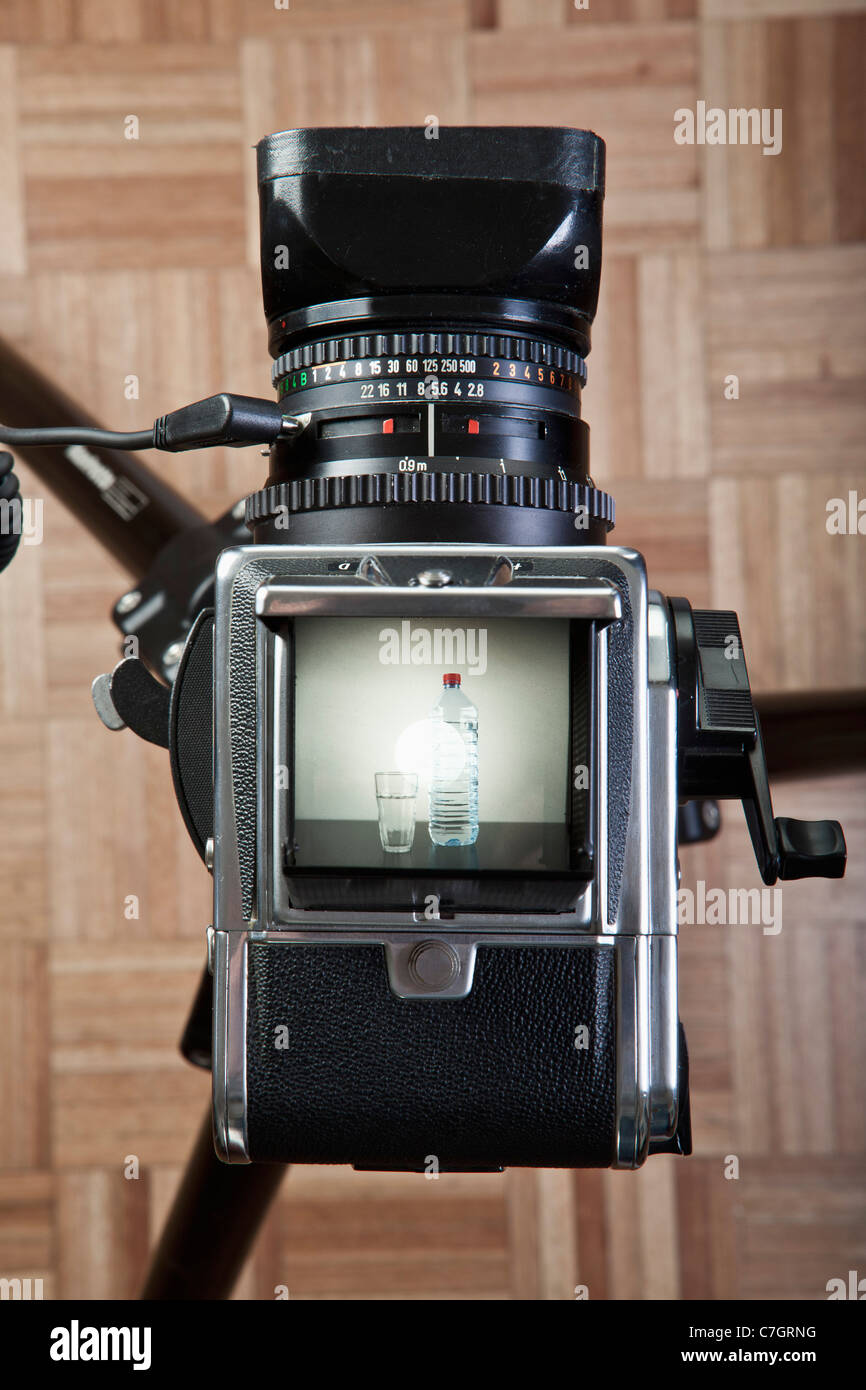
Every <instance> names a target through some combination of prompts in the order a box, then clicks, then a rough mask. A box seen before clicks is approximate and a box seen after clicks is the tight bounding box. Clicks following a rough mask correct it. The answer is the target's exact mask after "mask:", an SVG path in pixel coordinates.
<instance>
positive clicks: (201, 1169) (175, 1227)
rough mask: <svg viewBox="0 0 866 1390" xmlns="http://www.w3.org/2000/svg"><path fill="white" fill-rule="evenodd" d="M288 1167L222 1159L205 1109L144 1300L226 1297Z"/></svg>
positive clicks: (152, 1264)
mask: <svg viewBox="0 0 866 1390" xmlns="http://www.w3.org/2000/svg"><path fill="white" fill-rule="evenodd" d="M287 1169H288V1165H287V1164H283V1163H258V1164H228V1163H220V1161H219V1159H218V1158H217V1156H216V1154H215V1153H214V1147H213V1138H212V1132H211V1117H210V1112H208V1114H207V1115H206V1116H205V1120H204V1124H203V1125H202V1127H201V1129H200V1130H199V1134H198V1138H197V1139H196V1142H195V1147H194V1148H193V1151H192V1155H191V1157H190V1160H189V1163H188V1164H187V1168H186V1172H185V1173H184V1176H183V1181H182V1182H181V1185H180V1188H179V1190H178V1193H177V1196H176V1197H175V1199H174V1205H173V1207H172V1209H171V1212H170V1213H169V1216H168V1219H167V1221H166V1223H165V1226H164V1228H163V1232H162V1236H161V1237H160V1242H159V1245H158V1246H157V1249H156V1253H155V1254H154V1257H153V1261H152V1263H151V1266H150V1271H149V1273H148V1276H147V1279H146V1281H145V1285H144V1288H143V1290H142V1292H141V1297H142V1299H145V1300H175V1301H181V1300H201V1299H219V1298H228V1296H229V1294H230V1293H231V1291H232V1288H233V1286H234V1283H235V1280H236V1279H237V1277H238V1274H239V1273H240V1270H241V1267H242V1265H243V1263H244V1260H245V1259H246V1257H247V1255H248V1254H249V1252H250V1249H251V1247H252V1244H253V1241H254V1240H255V1238H256V1235H257V1234H258V1230H259V1226H260V1225H261V1223H262V1221H263V1220H264V1218H265V1216H266V1215H267V1212H268V1208H269V1206H270V1204H271V1202H272V1201H273V1199H274V1197H275V1196H276V1194H277V1189H278V1188H279V1186H280V1183H281V1182H282V1180H283V1178H284V1177H285V1174H286V1172H287Z"/></svg>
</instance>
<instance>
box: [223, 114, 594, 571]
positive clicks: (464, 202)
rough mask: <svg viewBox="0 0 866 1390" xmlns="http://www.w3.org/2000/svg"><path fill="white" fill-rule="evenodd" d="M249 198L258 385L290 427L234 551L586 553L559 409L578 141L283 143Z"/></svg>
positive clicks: (540, 136)
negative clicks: (261, 363) (260, 368)
mask: <svg viewBox="0 0 866 1390" xmlns="http://www.w3.org/2000/svg"><path fill="white" fill-rule="evenodd" d="M430 146H435V148H434V149H432V150H431V149H430ZM259 188H260V201H261V225H262V247H261V252H262V281H263V290H264V299H265V310H266V314H267V316H268V322H269V331H270V344H271V350H272V352H273V354H274V358H275V360H274V366H273V380H274V386H275V388H276V391H277V394H278V397H279V400H280V402H281V404H283V405H284V406H285V408H286V411H287V413H291V414H293V415H305V416H308V417H309V425H308V427H307V429H306V430H305V431H304V432H303V433H302V434H301V435H299V436H297V437H296V438H295V439H293V440H291V441H288V440H287V441H280V442H279V443H278V444H276V445H275V446H274V447H273V449H272V452H271V470H270V475H269V477H268V480H267V485H266V487H265V488H264V489H263V490H262V491H261V492H259V493H257V494H256V495H255V496H254V497H253V498H251V499H250V501H249V503H248V511H247V516H248V522H249V524H250V526H251V529H252V530H253V535H254V537H255V539H256V540H267V541H289V542H291V541H295V542H314V543H315V542H327V541H340V540H353V541H358V540H363V541H367V540H369V541H376V540H379V541H387V540H397V541H429V540H437V541H443V540H452V541H479V542H491V541H492V542H499V541H501V542H512V543H523V544H533V543H540V544H581V543H583V544H585V543H590V542H601V541H603V539H604V536H605V534H606V532H607V530H608V529H609V528H610V527H611V526H612V524H613V503H612V500H611V499H610V498H609V497H608V496H607V495H606V494H605V493H603V492H601V491H600V490H598V489H596V488H594V487H593V485H592V482H591V480H590V477H589V466H588V430H587V428H586V425H585V424H584V422H583V421H582V419H581V413H580V399H581V390H582V387H583V385H584V383H585V380H586V362H585V359H586V354H587V352H588V351H589V343H590V325H591V322H592V318H593V315H594V313H595V307H596V301H597V295H598V277H599V273H600V261H601V201H602V197H603V145H602V142H601V141H600V140H599V139H598V137H597V136H595V135H593V134H592V133H591V132H586V131H568V130H549V129H545V128H540V129H533V130H520V129H512V128H500V129H496V128H490V129H453V130H447V131H444V130H443V131H440V132H439V138H438V139H437V140H436V141H432V140H431V141H425V139H424V135H423V132H419V131H418V130H415V129H402V128H401V129H396V130H329V131H287V132H282V133H281V134H279V135H276V136H271V137H269V138H268V139H267V140H264V141H262V142H261V144H260V145H259ZM313 301H314V302H313Z"/></svg>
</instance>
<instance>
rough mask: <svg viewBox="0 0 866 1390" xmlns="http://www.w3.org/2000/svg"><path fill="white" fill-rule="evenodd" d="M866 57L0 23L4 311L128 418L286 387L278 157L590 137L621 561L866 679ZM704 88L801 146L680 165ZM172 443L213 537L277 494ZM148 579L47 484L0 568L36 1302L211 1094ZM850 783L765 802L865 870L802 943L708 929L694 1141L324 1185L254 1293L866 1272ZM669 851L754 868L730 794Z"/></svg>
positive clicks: (758, 25) (796, 1291)
mask: <svg viewBox="0 0 866 1390" xmlns="http://www.w3.org/2000/svg"><path fill="white" fill-rule="evenodd" d="M864 56H866V13H864V4H863V3H862V2H861V0H827V3H822V2H821V0H591V2H590V5H589V8H588V9H585V10H579V9H577V8H576V7H575V6H574V5H573V4H570V3H568V0H439V3H435V4H434V3H433V0H412V2H411V3H410V2H409V0H366V3H363V2H362V0H358V3H353V2H352V0H291V5H290V7H289V8H287V9H285V10H277V9H275V7H274V6H273V5H272V4H269V3H265V0H261V2H260V3H249V2H248V3H242V0H187V3H185V4H183V5H174V4H170V3H167V0H126V3H125V4H123V5H117V4H114V3H112V2H111V0H53V2H52V0H5V3H4V5H3V7H2V10H0V195H2V206H0V332H2V334H3V335H4V336H6V337H8V338H10V339H11V340H12V341H14V342H15V343H16V344H17V346H18V347H19V348H20V349H22V350H23V351H24V352H26V353H28V354H30V355H31V356H32V357H33V358H34V359H36V360H38V361H39V362H40V363H41V364H42V365H43V366H44V367H46V368H47V369H48V370H50V372H52V373H53V374H56V376H57V377H58V378H59V379H60V380H61V381H62V383H63V385H64V387H65V389H66V390H67V391H69V392H71V393H72V394H73V395H74V396H77V397H78V398H80V399H81V400H82V401H83V402H84V403H85V404H86V405H87V406H88V407H89V408H90V409H91V410H92V411H93V412H95V413H96V414H97V415H98V416H99V417H101V418H102V419H104V421H105V423H106V424H109V425H112V426H114V427H115V428H119V429H125V428H140V427H141V424H142V422H143V421H144V422H148V421H150V420H151V419H152V418H153V417H154V416H155V415H157V414H159V413H162V412H163V411H164V410H166V409H169V408H171V407H172V406H173V405H175V404H180V403H182V402H184V401H186V400H189V399H195V398H196V397H198V396H203V395H206V394H209V393H210V392H212V391H216V390H221V389H225V388H227V387H230V388H231V389H233V390H237V391H241V392H248V393H250V394H261V393H264V394H266V393H267V389H268V380H269V375H268V367H269V364H268V360H267V353H266V345H265V334H264V325H263V319H262V314H261V309H260V302H259V291H258V284H257V278H258V276H257V268H256V255H255V213H256V209H255V170H254V157H253V153H252V150H251V146H252V145H253V143H254V142H255V140H256V139H258V138H259V137H260V136H261V135H263V134H266V133H267V132H269V131H271V130H275V129H279V128H281V127H284V126H291V125H304V124H319V125H329V124H354V123H369V124H378V123H401V124H402V123H406V124H418V125H419V126H423V124H424V121H425V118H426V117H427V116H429V115H436V116H437V117H438V119H439V121H440V122H441V123H442V124H445V125H449V124H459V123H467V122H468V123H479V124H485V123H518V124H519V123H529V124H545V123H551V124H573V125H578V126H592V127H593V128H595V129H596V130H597V131H598V132H599V133H600V134H602V135H603V136H604V138H605V140H606V141H607V146H608V192H607V201H606V240H605V253H606V259H605V269H604V274H603V293H602V302H601V307H600V309H599V314H598V319H597V328H596V331H595V343H594V349H593V353H592V357H591V359H590V385H589V388H588V390H587V392H586V394H585V398H584V400H585V411H586V416H587V419H588V420H589V421H590V424H591V427H592V438H593V444H592V448H593V474H594V476H595V477H596V479H597V480H598V481H599V482H600V484H601V485H603V486H606V487H608V488H610V489H611V490H612V491H613V492H614V493H615V495H616V498H617V503H618V525H617V530H616V539H617V540H618V541H619V543H620V544H631V545H634V546H635V547H637V548H638V549H640V550H642V551H643V552H644V553H645V554H646V556H647V559H648V562H649V565H650V573H651V578H652V581H653V583H654V584H655V585H656V586H657V587H659V588H661V589H663V590H666V591H667V592H671V593H686V594H688V595H689V596H690V597H691V599H692V600H693V601H694V602H695V603H697V604H710V605H715V606H721V607H736V608H737V609H738V610H739V613H740V617H741V623H742V627H743V632H744V638H745V642H746V650H747V654H748V659H749V664H750V670H751V675H752V680H753V685H754V686H755V687H757V688H758V689H759V690H768V689H779V688H785V689H800V688H809V687H836V686H855V685H862V684H864V683H866V620H864V616H863V603H862V598H863V585H864V556H866V538H864V537H862V536H857V535H848V536H831V535H829V534H828V533H827V530H826V526H825V513H826V504H827V501H828V499H830V498H832V497H847V495H848V492H849V490H851V489H853V490H857V489H859V490H860V495H862V494H863V492H864V487H866V483H864V472H863V463H864V451H863V438H864V425H866V404H864V376H866V318H864V285H866V274H864V271H866V244H864V243H866V194H864V177H863V170H864V160H863V153H864V151H863V145H864V138H866V136H864V132H866V85H864V82H863V71H864ZM698 100H703V101H706V102H707V103H708V105H719V106H722V107H725V108H727V107H732V106H740V105H745V106H757V107H765V106H766V107H771V108H774V107H781V108H782V110H783V150H782V153H781V154H779V155H778V156H775V157H769V158H768V157H765V156H762V153H761V150H760V149H759V148H755V147H748V146H746V147H743V146H731V147H708V146H697V145H678V144H676V143H675V142H674V139H673V127H674V112H675V110H676V109H677V108H679V107H691V108H692V109H694V107H695V103H696V102H697V101H698ZM128 115H136V116H137V117H138V119H139V122H140V138H139V139H138V140H136V141H130V140H127V139H125V138H124V134H123V129H124V119H125V117H127V116H128ZM130 374H135V375H136V376H137V377H138V378H139V382H140V399H139V400H137V401H127V400H126V399H125V397H124V389H123V388H124V380H125V378H126V377H127V376H129V375H130ZM731 374H735V375H737V376H738V378H739V382H740V395H739V399H736V400H727V399H726V398H725V394H724V384H725V379H726V378H727V377H728V376H730V375H731ZM154 462H155V466H156V467H157V468H158V469H159V471H160V472H163V473H164V474H165V475H166V476H167V477H170V478H172V479H173V480H176V481H177V483H178V484H179V485H180V486H181V487H182V488H183V489H184V490H185V491H187V492H188V493H189V494H190V495H191V496H193V497H195V498H196V500H197V501H198V502H199V503H200V504H201V505H202V506H203V507H204V508H205V510H206V511H207V512H208V513H209V514H210V515H217V514H218V513H219V512H221V511H222V510H223V509H225V508H226V507H227V506H228V505H230V504H231V503H232V502H233V501H234V500H235V499H236V498H237V497H238V496H240V495H242V494H243V493H245V492H247V491H250V490H252V489H253V488H254V487H255V486H258V485H259V481H260V474H259V461H258V459H257V458H256V456H255V451H249V452H248V453H244V454H237V453H232V454H231V455H230V456H225V455H222V454H219V453H210V454H201V455H191V456H189V457H177V458H172V459H170V460H168V461H166V459H165V457H164V456H162V457H158V458H155V460H154ZM23 471H25V475H26V470H23ZM28 484H29V485H30V491H31V494H32V492H33V486H32V484H33V480H32V478H28ZM36 491H37V493H38V489H36ZM126 584H127V580H126V578H125V576H124V575H123V573H122V572H121V570H120V569H119V568H118V567H117V566H116V565H115V564H114V563H113V562H111V561H109V560H108V559H107V558H106V557H104V556H103V555H102V554H101V553H100V552H99V551H98V550H97V549H96V547H95V545H93V544H92V543H91V542H90V541H89V540H88V538H87V536H86V535H85V533H84V532H83V531H82V530H81V529H80V528H79V527H78V525H77V524H76V523H75V522H73V521H72V520H71V519H70V518H69V517H68V516H66V515H65V514H64V511H63V509H62V507H61V505H60V504H59V503H58V502H57V500H56V499H54V498H53V497H50V496H49V497H46V498H45V512H44V542H43V544H42V545H40V546H29V547H22V549H21V551H20V553H19V556H18V558H17V559H16V561H15V564H14V565H13V567H12V568H11V570H10V571H9V572H8V573H6V574H4V575H3V577H2V581H0V662H2V673H0V708H2V719H0V768H2V777H0V800H2V806H0V825H2V833H0V875H2V879H0V881H2V903H0V1058H2V1069H0V1112H2V1114H3V1116H4V1124H3V1126H2V1129H0V1274H2V1275H4V1276H6V1277H13V1276H15V1275H19V1276H22V1277H26V1276H28V1275H29V1276H31V1277H41V1278H43V1279H44V1281H45V1293H46V1296H49V1297H59V1298H98V1297H105V1296H120V1297H132V1296H134V1294H135V1291H136V1289H137V1287H138V1284H139V1281H140V1279H141V1275H142V1271H143V1269H144V1267H145V1262H146V1258H147V1252H148V1248H149V1246H150V1245H151V1244H152V1242H153V1240H154V1238H155V1236H156V1233H157V1231H158V1229H159V1225H160V1221H161V1219H162V1217H163V1215H164V1213H165V1211H166V1209H167V1206H168V1204H169V1202H170V1200H171V1196H172V1193H173V1191H174V1188H175V1185H176V1182H177V1180H178V1176H179V1172H180V1167H181V1165H182V1163H183V1160H184V1156H185V1154H186V1152H187V1149H188V1147H189V1145H190V1143H191V1140H192V1136H193V1133H194V1130H195V1128H196V1127H197V1124H198V1121H199V1116H200V1113H201V1112H202V1110H203V1108H204V1107H205V1105H206V1103H207V1084H206V1078H205V1077H204V1076H203V1075H201V1074H200V1073H197V1072H195V1071H193V1070H192V1069H190V1068H189V1067H187V1066H185V1065H184V1064H183V1063H182V1062H181V1060H180V1058H179V1056H178V1053H177V1048H176V1043H177V1039H178V1036H179V1033H180V1029H181V1027H182V1024H183V1022H184V1020H185V1015H186V1010H187V1007H188V1003H189V1000H190V999H191V996H192V991H193V988H194V985H195V982H196V979H197V976H198V972H199V970H200V967H201V961H202V952H203V944H204V927H205V924H206V923H207V922H208V920H209V916H210V907H209V888H210V883H209V880H208V878H207V876H206V874H204V872H203V871H202V869H201V867H200V865H199V862H198V860H197V858H196V856H195V854H194V852H193V850H192V849H191V847H190V846H189V844H188V842H187V838H186V834H185V832H184V829H183V826H182V823H181V820H180V816H179V814H178V812H177V810H176V807H175V804H174V801H173V797H172V793H171V791H170V788H169V779H168V771H167V766H166V761H165V757H164V755H163V753H162V752H161V751H160V750H157V749H155V748H152V747H150V746H147V745H144V744H142V743H139V742H138V741H136V739H135V738H133V737H132V736H131V735H118V736H112V735H109V734H108V733H107V732H106V731H105V730H104V729H103V728H102V726H101V725H100V724H99V722H98V721H97V719H96V716H95V715H94V713H93V710H92V707H91V704H90V697H89V687H90V681H91V679H92V677H93V676H94V675H95V674H97V673H98V672H100V671H104V670H106V669H109V668H110V667H111V666H112V665H113V663H114V661H115V659H116V656H117V641H116V636H115V634H114V630H113V628H112V626H111V625H110V623H109V621H108V611H109V608H110V606H111V604H112V603H113V601H114V599H115V598H116V597H117V595H118V594H119V593H120V592H122V590H123V589H124V588H125V587H126ZM864 790H866V783H864V779H863V778H862V777H858V776H856V775H854V774H851V775H847V776H843V777H838V778H834V779H832V780H827V781H822V782H818V783H812V784H796V783H794V784H787V785H784V786H782V787H780V788H779V789H778V791H777V797H776V802H777V807H778V809H779V811H780V813H787V814H793V815H795V816H796V815H803V816H812V815H818V814H820V815H834V816H838V817H839V819H841V820H842V822H843V823H844V825H845V827H846V831H847V835H848V843H849V847H850V863H849V872H848V877H847V878H846V880H845V881H844V883H842V884H832V885H826V884H821V883H817V884H815V883H806V884H792V885H790V886H788V887H786V888H785V890H784V926H783V930H782V931H781V933H780V934H779V935H777V936H768V935H764V934H762V932H761V930H760V928H756V927H728V928H722V927H711V926H705V927H699V926H696V927H691V928H687V929H685V931H684V933H683V940H682V1001H681V1009H682V1014H683V1018H684V1020H685V1022H686V1026H687V1029H688V1034H689V1040H690V1045H691V1054H692V1074H693V1082H692V1084H693V1114H694V1124H695V1141H696V1152H695V1156H694V1157H693V1158H691V1159H690V1160H687V1161H683V1160H674V1159H667V1158H656V1159H654V1160H652V1161H651V1162H650V1163H649V1164H648V1165H647V1167H646V1168H645V1169H644V1170H643V1171H642V1172H640V1173H639V1174H636V1175H632V1174H628V1173H611V1172H585V1173H570V1172H554V1171H551V1172H532V1171H512V1172H508V1173H507V1174H505V1175H504V1176H460V1175H455V1176H445V1177H442V1178H440V1179H439V1180H438V1181H435V1182H433V1181H428V1180H425V1179H424V1178H423V1177H420V1176H414V1175H408V1176H393V1175H377V1174H364V1175H358V1174H355V1173H353V1172H352V1171H350V1170H344V1169H340V1168H335V1169H313V1168H307V1169H298V1170H296V1171H294V1172H293V1173H292V1175H291V1177H290V1178H289V1179H288V1180H287V1182H286V1183H285V1185H284V1187H283V1189H282V1198H281V1200H280V1202H279V1203H278V1204H277V1206H276V1208H275V1210H274V1212H273V1215H272V1217H271V1219H270V1220H269V1222H268V1225H267V1227H266V1229H265V1230H264V1232H263V1234H262V1237H261V1240H260V1242H259V1244H258V1246H257V1248H256V1251H255V1254H254V1256H253V1257H252V1258H251V1260H250V1263H249V1265H248V1268H247V1271H246V1273H245V1275H244V1277H243V1279H242V1281H241V1284H240V1286H239V1289H238V1296H239V1297H242V1298H253V1297H261V1298H272V1297H273V1296H274V1287H275V1286H276V1285H277V1284H287V1285H288V1287H289V1289H290V1293H291V1296H292V1297H294V1298H349V1299H358V1298H372V1299H389V1298H405V1297H414V1298H423V1299H429V1298H457V1299H467V1298H525V1299H569V1298H572V1297H573V1296H574V1288H575V1286H576V1285H585V1286H586V1287H587V1288H588V1290H589V1296H590V1298H593V1299H604V1298H613V1299H622V1298H640V1299H656V1298H737V1297H739V1298H750V1299H751V1298H756V1299H759V1298H765V1297H778V1296H780V1297H785V1298H804V1299H819V1298H823V1297H825V1296H826V1294H825V1287H826V1283H827V1280H828V1279H830V1278H833V1277H836V1276H842V1277H845V1278H846V1277H847V1272H848V1271H849V1270H850V1269H857V1270H859V1272H860V1274H861V1275H864V1274H866V1212H864V1207H866V1201H864V1198H866V1181H864V1154H866V1117H864V1083H863V1060H864V1042H866V1038H864V1032H866V1022H864V1008H863V981H864V978H866V960H864V951H866V946H864V935H863V926H864V923H863V915H864V913H863V901H864V886H866V885H864V862H863V858H864V857H863V845H864V817H866V811H864V801H866V797H864ZM683 872H684V880H683V881H684V884H686V885H688V884H694V883H695V882H696V881H697V880H698V879H701V878H702V879H704V881H705V882H706V883H708V884H710V885H712V886H720V887H725V886H728V885H733V886H742V887H750V886H755V885H756V884H757V883H758V878H757V873H756V869H755V865H754V862H753V861H752V859H751V855H750V850H749V848H748V842H747V838H746V834H745V830H744V827H743V825H742V817H741V816H740V814H739V813H738V812H737V811H735V810H731V812H730V813H729V814H728V815H726V817H725V829H724V833H723V835H722V837H721V838H720V839H719V840H718V841H717V842H715V843H714V844H712V845H711V846H708V847H706V848H703V849H694V850H688V851H685V852H684V855H683ZM129 894H135V895H137V897H138V899H139V903H140V916H139V918H138V920H134V921H129V920H127V919H126V918H125V916H124V902H125V899H126V898H127V895H129ZM129 1155H136V1156H137V1158H138V1160H139V1163H140V1176H139V1177H138V1179H136V1180H129V1179H126V1178H125V1177H124V1164H125V1162H126V1160H127V1157H128V1156H129ZM731 1155H733V1156H735V1157H736V1158H737V1159H738V1160H739V1177H738V1178H736V1179H729V1178H726V1177H725V1167H726V1161H727V1159H728V1156H731ZM728 1167H729V1168H730V1164H729V1163H728Z"/></svg>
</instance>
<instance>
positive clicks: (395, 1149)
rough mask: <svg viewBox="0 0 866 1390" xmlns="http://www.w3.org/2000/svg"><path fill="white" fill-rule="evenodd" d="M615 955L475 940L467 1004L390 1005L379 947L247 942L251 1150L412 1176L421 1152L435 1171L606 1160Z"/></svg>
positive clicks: (611, 1113)
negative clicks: (582, 1031)
mask: <svg viewBox="0 0 866 1390" xmlns="http://www.w3.org/2000/svg"><path fill="white" fill-rule="evenodd" d="M614 956H615V953H614V951H613V949H612V948H609V947H604V946H575V947H573V948H572V947H507V946H504V947H503V946H495V947H494V946H480V947H479V948H478V956H477V962H476V968H475V980H474V984H473V988H472V991H471V993H470V994H469V995H468V996H467V997H466V998H465V999H454V1000H437V999H400V998H398V997H397V996H396V995H395V994H393V993H392V991H391V989H390V986H389V982H388V975H387V970H386V962H385V953H384V947H383V946H382V945H370V946H363V945H362V946H348V945H335V946H329V945H309V946H307V945H293V944H289V943H279V944H275V943H251V944H250V946H249V983H248V1042H247V1062H248V1066H247V1086H248V1111H247V1118H248V1137H249V1150H250V1156H251V1157H252V1159H253V1160H254V1161H264V1162H268V1161H289V1162H295V1163H354V1164H356V1165H358V1166H359V1167H369V1168H389V1169H394V1168H396V1169H408V1170H410V1171H411V1170H414V1171H419V1172H423V1171H425V1170H426V1169H429V1167H430V1158H431V1157H435V1159H436V1161H437V1164H438V1168H439V1170H440V1171H448V1170H449V1169H451V1170H458V1171H459V1170H461V1169H463V1170H465V1169H479V1168H481V1169H484V1168H492V1169H496V1168H499V1167H509V1166H522V1167H534V1166H539V1167H566V1168H576V1167H606V1166H608V1165H609V1164H610V1162H611V1160H612V1158H613V1156H614V1143H615V1131H616V1110H615V1101H616V1073H615V1061H616V1044H615V1016H616V1007H615V969H616V967H615V959H614ZM581 1024H586V1025H587V1026H588V1045H587V1046H586V1047H585V1048H584V1047H580V1046H576V1045H575V1043H576V1041H578V1042H580V1041H582V1038H581V1037H580V1035H578V1034H576V1031H575V1030H576V1029H577V1028H578V1027H579V1025H581ZM278 1043H285V1046H280V1045H278Z"/></svg>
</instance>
